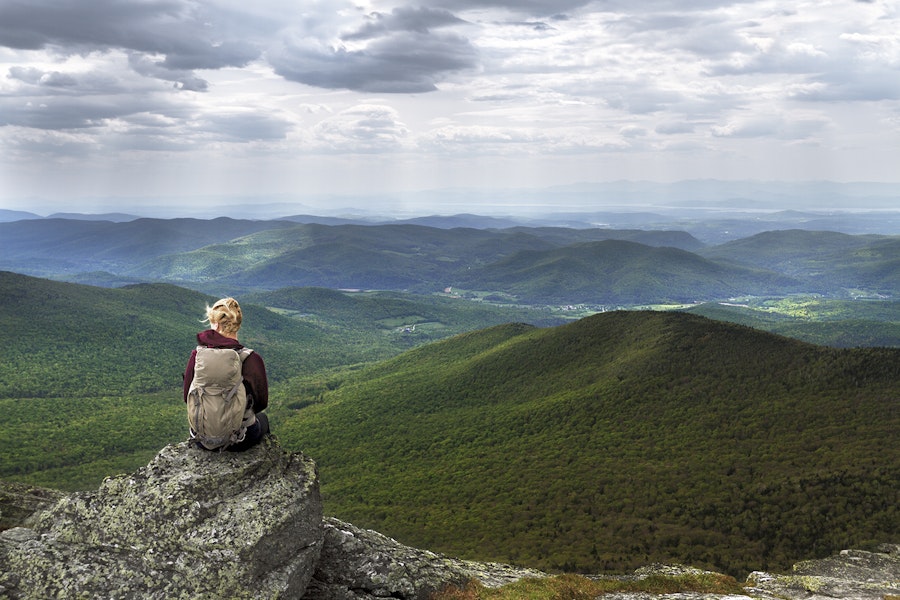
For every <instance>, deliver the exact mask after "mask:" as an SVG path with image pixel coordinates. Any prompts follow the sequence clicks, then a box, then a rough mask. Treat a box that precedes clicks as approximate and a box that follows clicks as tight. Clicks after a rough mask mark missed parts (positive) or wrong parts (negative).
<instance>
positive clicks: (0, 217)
mask: <svg viewBox="0 0 900 600" xmlns="http://www.w3.org/2000/svg"><path fill="white" fill-rule="evenodd" d="M40 218H41V216H40V215H36V214H34V213H30V212H25V211H23V210H8V209H5V208H0V223H6V222H9V221H21V220H23V219H40Z"/></svg>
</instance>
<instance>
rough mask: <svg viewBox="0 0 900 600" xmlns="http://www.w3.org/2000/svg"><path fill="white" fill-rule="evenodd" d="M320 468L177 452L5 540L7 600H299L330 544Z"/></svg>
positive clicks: (0, 550)
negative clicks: (324, 546) (325, 529)
mask: <svg viewBox="0 0 900 600" xmlns="http://www.w3.org/2000/svg"><path fill="white" fill-rule="evenodd" d="M318 486H319V483H318V476H317V473H316V466H315V463H314V462H313V461H312V460H310V459H308V458H306V457H304V456H303V455H301V454H292V453H288V452H286V451H284V450H283V449H281V448H280V447H279V446H278V445H277V443H274V442H272V441H269V442H267V443H264V444H261V445H260V446H257V447H256V448H253V449H251V450H249V451H247V452H244V453H240V454H238V453H227V452H226V453H211V452H206V451H204V450H199V449H196V448H192V447H190V446H189V445H188V444H187V443H182V444H178V445H174V446H168V447H166V448H164V449H163V450H162V451H161V452H160V453H159V454H158V455H157V456H156V458H154V459H153V461H151V462H150V464H149V465H147V466H146V467H144V468H142V469H139V470H138V471H136V472H135V473H133V474H131V475H127V476H121V477H115V478H110V479H107V480H106V481H104V482H103V484H102V485H101V486H100V488H99V489H98V490H97V491H96V492H91V493H84V494H73V495H71V496H69V497H66V498H63V499H62V500H60V501H59V502H57V503H56V504H55V505H54V506H53V507H52V508H50V509H49V510H47V511H45V512H43V513H42V514H40V515H39V516H38V517H37V519H36V522H35V524H34V527H33V528H23V527H16V528H12V529H9V530H7V531H5V532H3V533H2V534H0V598H9V599H25V598H28V599H38V598H40V599H44V598H110V599H113V598H142V599H144V598H146V599H160V600H163V599H165V600H172V599H175V598H210V599H213V598H234V599H238V598H248V599H250V598H299V597H300V596H301V595H302V594H303V592H304V590H305V589H306V587H307V584H308V583H309V581H310V579H311V578H312V574H313V571H314V569H315V565H316V564H317V563H318V558H319V554H320V552H321V548H322V542H323V536H324V534H323V526H322V503H321V500H320V497H319V487H318Z"/></svg>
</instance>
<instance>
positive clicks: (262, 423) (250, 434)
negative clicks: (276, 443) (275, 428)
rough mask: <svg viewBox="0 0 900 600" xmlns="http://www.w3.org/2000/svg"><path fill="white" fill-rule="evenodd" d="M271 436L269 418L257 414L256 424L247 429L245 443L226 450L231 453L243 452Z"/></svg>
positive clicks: (264, 414) (262, 414)
mask: <svg viewBox="0 0 900 600" xmlns="http://www.w3.org/2000/svg"><path fill="white" fill-rule="evenodd" d="M268 434H269V417H268V416H266V413H257V414H256V423H254V424H253V425H251V426H250V427H248V428H247V434H246V435H245V436H244V441H243V442H239V443H237V444H232V445H231V446H228V447H227V448H225V449H226V450H228V451H229V452H243V451H244V450H249V449H250V448H252V447H253V446H255V445H257V444H258V443H260V442H261V441H262V439H263V438H264V437H265V436H267V435H268Z"/></svg>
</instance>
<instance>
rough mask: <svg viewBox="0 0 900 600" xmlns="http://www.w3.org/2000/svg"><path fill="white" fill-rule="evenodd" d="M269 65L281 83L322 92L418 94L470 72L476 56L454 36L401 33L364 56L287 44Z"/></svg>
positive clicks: (362, 52) (376, 44)
mask: <svg viewBox="0 0 900 600" xmlns="http://www.w3.org/2000/svg"><path fill="white" fill-rule="evenodd" d="M269 61H270V63H271V64H272V66H273V67H274V68H275V72H276V73H278V74H279V75H281V76H282V77H284V78H285V79H288V80H291V81H296V82H299V83H304V84H307V85H312V86H316V87H322V88H331V89H337V88H345V89H349V90H356V91H364V92H384V93H417V92H430V91H433V90H435V89H437V86H436V83H437V81H438V80H439V78H441V77H442V76H444V75H445V74H447V73H449V72H454V71H460V70H463V69H468V68H473V67H475V66H476V64H477V53H476V51H475V49H474V47H472V45H471V44H470V43H469V42H468V41H467V40H465V39H464V38H460V37H458V36H455V35H434V34H431V35H423V34H420V33H414V32H401V33H397V34H394V35H391V36H389V37H386V38H383V39H379V40H376V41H373V42H372V43H370V44H369V45H368V46H367V47H366V49H365V50H356V51H350V50H346V49H343V48H341V49H336V50H322V49H313V48H306V47H302V46H299V45H292V44H287V45H285V47H284V48H283V50H282V51H280V52H278V53H273V54H271V55H270V57H269Z"/></svg>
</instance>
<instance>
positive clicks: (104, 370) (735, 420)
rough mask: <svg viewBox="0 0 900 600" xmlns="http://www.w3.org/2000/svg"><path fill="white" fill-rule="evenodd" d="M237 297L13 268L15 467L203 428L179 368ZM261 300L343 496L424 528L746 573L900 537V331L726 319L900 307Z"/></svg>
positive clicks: (598, 566)
mask: <svg viewBox="0 0 900 600" xmlns="http://www.w3.org/2000/svg"><path fill="white" fill-rule="evenodd" d="M214 299H215V298H214V297H211V296H207V295H205V294H201V293H198V292H195V291H190V290H186V289H183V288H179V287H176V286H172V285H168V284H140V285H131V286H127V287H124V288H120V289H104V288H96V287H92V286H86V285H77V284H71V283H59V282H54V281H49V280H45V279H37V278H33V277H27V276H23V275H16V274H12V273H0V331H3V332H4V342H5V348H4V360H3V361H0V410H2V411H4V414H6V415H8V416H9V418H10V419H11V420H12V423H11V424H10V427H7V428H4V431H5V433H4V434H2V435H0V478H2V479H11V480H15V481H21V482H29V483H33V484H38V485H44V486H49V487H56V488H60V489H89V488H93V487H96V485H97V484H98V483H99V481H100V480H101V479H102V478H103V477H105V476H108V475H111V474H115V473H121V472H127V471H130V470H133V469H135V468H137V467H139V466H142V465H143V464H146V462H147V461H148V460H149V459H150V458H151V457H152V456H153V455H154V454H155V453H156V452H158V450H159V449H160V448H161V447H162V446H163V445H165V444H167V443H171V442H175V441H180V440H182V439H184V438H185V436H186V424H185V419H184V414H183V404H182V403H181V398H180V385H181V373H182V371H183V368H184V361H185V360H186V358H187V355H188V353H189V352H190V349H191V348H192V347H193V345H194V335H195V333H196V332H197V331H198V330H200V329H202V328H203V325H202V323H201V322H200V319H201V317H202V314H203V309H204V306H205V304H206V303H207V302H211V301H212V300H214ZM239 299H240V300H241V301H242V304H243V306H244V312H245V326H244V328H243V329H242V331H241V334H242V335H241V339H242V341H243V342H244V343H245V344H246V345H248V346H250V347H253V348H255V349H257V350H258V351H259V352H260V353H261V354H262V355H263V356H264V357H265V360H266V364H267V367H268V369H269V372H270V378H271V380H272V384H273V385H272V400H271V403H270V413H271V417H272V423H273V428H274V430H275V431H276V434H277V435H278V437H279V439H280V440H281V441H282V443H283V444H284V445H285V446H286V447H289V448H291V449H294V450H302V451H304V452H306V453H308V454H309V455H311V456H312V457H313V458H315V459H316V461H317V462H318V464H319V469H320V474H321V479H322V486H323V493H324V497H325V501H326V510H327V512H329V513H330V514H332V515H334V516H337V517H339V518H342V519H345V520H348V521H350V522H353V523H355V524H357V525H360V526H365V527H372V528H374V529H377V530H379V531H382V532H383V533H386V534H388V535H392V536H393V537H396V538H397V539H399V540H401V541H402V542H404V543H408V544H410V545H413V546H417V547H422V548H428V549H431V550H438V551H444V552H446V553H449V554H453V555H456V556H460V557H468V558H477V559H485V560H502V561H506V562H512V563H517V564H524V565H530V566H536V567H540V568H545V569H550V570H566V571H620V570H627V569H632V568H634V567H636V566H640V565H643V564H646V563H648V562H652V561H666V562H671V561H678V562H686V563H690V564H694V565H697V566H709V567H711V568H715V569H717V570H720V571H726V572H729V573H731V574H735V575H743V574H745V572H746V571H747V570H749V569H770V570H777V569H783V568H787V567H788V566H789V565H790V564H791V563H792V562H795V561H796V560H800V559H805V558H810V557H814V556H824V555H827V554H829V553H831V552H833V551H835V550H838V549H841V548H846V547H850V546H855V547H860V546H865V545H867V544H870V543H874V542H879V541H896V540H897V539H898V534H900V532H898V523H900V518H898V517H900V515H898V513H897V511H898V509H897V506H898V505H900V503H898V500H900V498H898V489H900V485H898V483H900V472H898V470H900V450H898V448H897V445H896V443H895V442H894V438H895V437H896V431H897V430H898V425H900V423H898V419H900V416H898V409H897V406H898V399H900V360H898V359H900V349H896V348H895V349H888V348H853V349H837V348H827V347H822V346H814V345H811V344H808V343H803V342H800V341H797V340H794V339H789V338H787V337H780V336H776V335H772V334H769V333H764V332H762V331H760V330H758V329H751V328H749V327H746V326H744V325H738V324H736V323H734V322H732V323H726V322H724V321H738V320H740V319H746V320H747V322H748V323H753V322H757V323H761V322H763V321H765V323H766V325H767V326H773V327H774V326H785V325H790V324H795V325H797V324H800V325H805V326H811V325H816V324H820V325H823V326H828V327H833V328H835V329H836V330H839V329H840V327H841V323H845V322H849V321H848V317H849V316H850V315H855V316H856V317H858V318H860V319H863V320H864V321H865V322H867V323H877V322H881V323H883V324H884V329H889V328H890V327H895V326H896V325H897V322H898V319H897V304H896V303H891V302H862V303H861V302H858V301H853V302H849V301H848V302H846V303H841V304H836V303H835V302H837V301H833V300H828V301H825V300H824V299H823V300H822V301H821V302H820V303H817V302H818V301H813V300H811V299H805V300H802V301H801V300H800V299H797V298H794V299H790V300H783V301H775V300H771V301H763V300H759V301H758V304H753V303H751V304H752V305H751V304H748V305H747V306H744V307H729V306H722V305H708V306H706V307H705V308H706V309H707V310H710V311H712V312H715V311H716V310H720V311H723V312H722V314H719V315H718V316H717V318H719V319H720V320H719V321H716V320H711V319H709V318H706V317H701V316H696V315H691V314H687V313H684V312H649V311H631V312H625V311H614V312H609V313H604V314H598V315H595V316H591V317H587V318H580V319H577V320H573V315H572V314H566V313H564V312H554V311H548V310H536V309H529V308H523V307H512V306H505V307H504V306H492V305H490V304H487V303H484V302H473V301H471V300H466V299H463V298H451V297H445V296H416V295H412V294H401V293H396V292H366V293H347V292H339V291H336V290H327V289H321V288H294V289H284V290H279V291H274V292H266V293H254V294H247V295H246V296H239ZM754 302H756V301H754ZM767 303H768V304H767ZM703 308H704V307H697V310H701V309H703ZM792 311H793V312H794V313H796V314H792ZM804 311H805V312H804ZM735 315H737V317H736V316H735ZM816 315H819V317H820V318H821V320H820V321H818V323H816V322H814V321H815V316H816ZM563 318H566V319H567V320H568V321H569V322H568V324H566V325H560V326H557V324H558V323H560V322H562V319H563ZM754 320H755V321H754ZM874 327H875V326H873V329H874ZM858 328H859V323H858V322H857V323H853V322H851V323H850V330H852V329H858ZM847 331H849V330H847ZM873 339H876V338H873ZM880 339H884V338H880ZM895 339H896V338H895ZM851 345H862V344H851ZM872 345H885V344H877V343H876V344H872Z"/></svg>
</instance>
